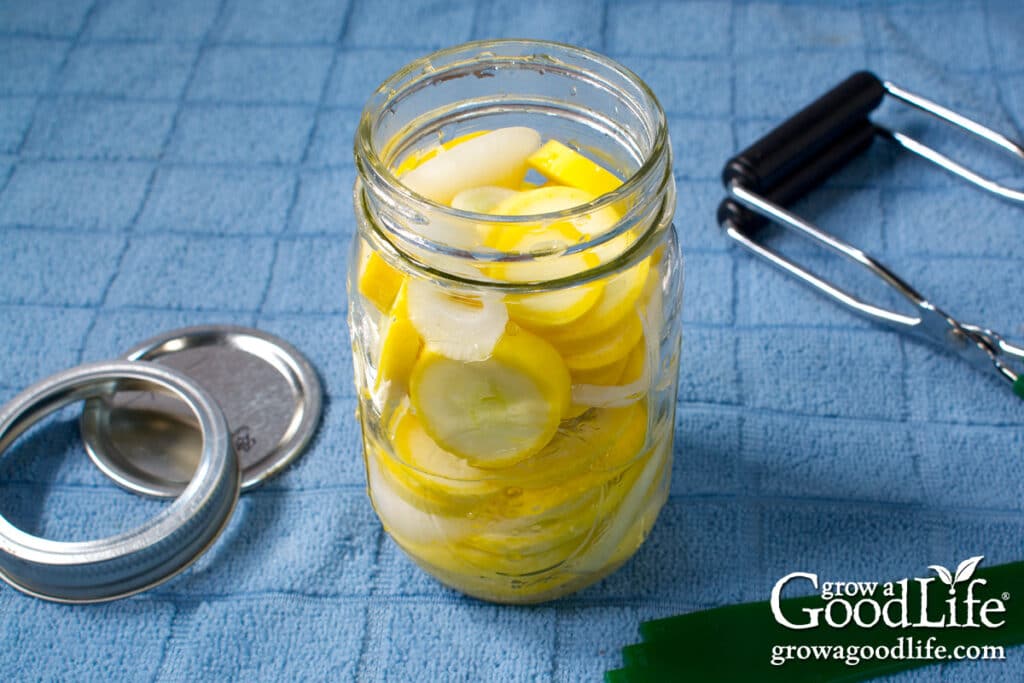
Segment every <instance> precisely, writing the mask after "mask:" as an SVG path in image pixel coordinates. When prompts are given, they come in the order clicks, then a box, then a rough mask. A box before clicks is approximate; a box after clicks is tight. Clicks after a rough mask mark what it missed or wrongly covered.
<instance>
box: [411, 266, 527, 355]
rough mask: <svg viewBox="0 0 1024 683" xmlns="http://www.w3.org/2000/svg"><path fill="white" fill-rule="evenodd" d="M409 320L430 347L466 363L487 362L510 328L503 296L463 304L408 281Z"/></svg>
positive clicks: (429, 286)
mask: <svg viewBox="0 0 1024 683" xmlns="http://www.w3.org/2000/svg"><path fill="white" fill-rule="evenodd" d="M408 295H409V319H410V320H411V321H412V324H413V326H414V327H415V328H416V331H417V332H419V333H420V336H421V337H423V340H424V342H426V344H427V346H429V347H431V348H432V349H434V350H435V351H437V352H438V353H440V354H442V355H444V356H447V357H448V358H452V359H454V360H459V361H463V362H471V361H480V360H487V359H488V358H489V357H490V356H491V353H493V352H494V346H495V344H497V343H498V339H500V338H501V335H502V334H504V333H505V326H506V325H507V324H508V309H507V308H505V303H504V302H503V301H502V300H501V296H500V295H495V294H491V293H479V294H475V295H473V296H472V299H471V300H469V301H466V302H464V301H460V300H459V299H458V298H456V297H454V296H452V295H451V294H449V293H447V292H446V291H445V290H443V289H441V288H440V287H438V286H437V285H435V284H432V283H430V282H426V281H424V280H419V279H416V278H412V279H410V280H409V291H408Z"/></svg>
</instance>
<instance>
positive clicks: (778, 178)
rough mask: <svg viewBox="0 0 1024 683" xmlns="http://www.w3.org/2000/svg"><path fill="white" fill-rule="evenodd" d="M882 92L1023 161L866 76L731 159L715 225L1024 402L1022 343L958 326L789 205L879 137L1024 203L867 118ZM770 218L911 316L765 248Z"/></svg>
mask: <svg viewBox="0 0 1024 683" xmlns="http://www.w3.org/2000/svg"><path fill="white" fill-rule="evenodd" d="M886 95H889V96H891V97H894V98H896V99H898V100H900V101H902V102H904V103H905V104H907V105H909V106H912V107H915V108H917V109H920V110H922V111H924V112H926V113H928V114H930V115H932V116H934V117H936V118H938V119H940V120H942V121H944V122H946V123H948V124H950V125H951V126H954V127H956V128H959V129H961V130H964V131H966V132H968V133H970V134H972V135H975V136H977V137H979V138H981V139H983V140H986V141H987V142H989V143H991V144H994V145H996V146H998V147H999V148H1000V149H1002V150H1004V151H1006V152H1008V153H1009V154H1011V155H1012V156H1013V157H1014V158H1016V159H1018V160H1019V161H1022V162H1024V147H1022V146H1021V145H1020V144H1018V143H1016V142H1014V141H1013V140H1010V139H1009V138H1007V137H1005V136H1003V135H1001V134H999V133H997V132H995V131H993V130H991V129H989V128H987V127H985V126H983V125H981V124H980V123H977V122H976V121H973V120H971V119H969V118H967V117H965V116H962V115H960V114H957V113H956V112H954V111H951V110H949V109H946V108H945V107H942V106H940V105H938V104H936V103H934V102H932V101H930V100H928V99H925V98H923V97H921V96H919V95H915V94H913V93H910V92H908V91H906V90H903V89H902V88H900V87H898V86H896V85H894V84H892V83H890V82H888V81H885V82H883V81H881V80H879V79H878V78H877V77H876V76H875V75H874V74H871V73H869V72H866V71H861V72H858V73H855V74H853V75H852V76H850V77H849V78H847V79H846V80H845V81H843V82H842V83H840V84H839V85H837V86H836V87H835V88H833V89H832V90H830V91H829V92H827V93H826V94H825V95H823V96H822V97H820V98H819V99H817V100H815V101H814V102H813V103H811V104H810V105H809V106H807V107H806V108H805V109H803V110H801V111H800V112H799V113H797V114H796V115H795V116H793V117H792V118H790V119H788V120H787V121H785V122H784V123H783V124H782V125H780V126H779V127H778V128H775V129H774V130H773V131H771V132H770V133H768V134H767V135H766V136H765V137H763V138H761V139H760V140H758V141H757V142H756V143H754V144H753V145H752V146H750V147H748V148H747V149H746V150H745V151H743V152H741V153H740V154H738V155H737V156H735V157H733V158H732V159H730V160H729V162H728V163H727V164H726V166H725V169H724V171H723V175H722V177H723V181H724V183H725V187H726V191H727V193H728V197H727V198H726V199H725V200H724V201H723V202H722V203H721V205H719V207H718V222H719V223H720V224H721V226H722V227H723V228H724V229H725V232H726V235H728V236H729V237H730V238H732V239H733V240H735V241H736V242H737V243H739V244H740V245H742V246H743V247H745V248H746V249H748V250H749V251H751V252H753V253H754V254H756V255H757V256H760V257H761V258H763V259H765V260H766V261H768V262H769V263H771V264H773V265H775V266H776V267H778V268H780V269H782V270H783V271H785V272H787V273H789V274H790V275H793V276H794V277H796V278H797V279H799V280H800V281H801V282H803V283H804V284H807V285H809V286H811V287H813V288H814V289H815V290H817V291H818V292H820V293H822V294H825V295H827V296H829V297H831V298H832V299H834V300H835V301H838V302H839V303H840V304H842V305H844V306H846V307H847V308H849V309H850V310H852V311H854V312H855V313H858V314H860V315H862V316H865V317H867V318H869V319H871V320H874V321H876V322H879V323H884V324H886V325H888V326H890V327H894V328H896V329H899V330H902V331H905V332H909V333H911V334H913V335H914V336H917V337H919V338H921V339H925V340H928V341H930V342H933V343H936V344H938V345H940V346H942V347H944V348H946V349H947V350H951V351H953V352H954V353H956V354H957V355H959V356H960V357H961V358H963V359H964V360H966V361H968V362H970V363H972V364H973V365H975V366H977V367H979V368H983V369H986V370H994V371H995V372H996V373H997V374H999V375H1000V376H1001V377H1003V378H1005V379H1006V380H1008V381H1009V382H1010V383H1011V384H1012V386H1013V391H1014V393H1016V394H1017V396H1019V397H1020V398H1022V399H1024V347H1021V346H1018V345H1015V344H1011V343H1010V342H1008V341H1006V340H1005V339H1003V337H1002V336H1000V335H999V334H997V333H996V332H994V331H992V330H990V329H988V328H987V327H984V326H981V325H968V324H965V323H961V322H959V321H957V320H956V319H955V318H953V317H952V316H951V315H949V314H947V313H945V312H944V311H943V310H942V309H940V308H939V307H938V306H936V305H935V304H933V303H931V302H930V301H928V299H926V298H925V297H924V296H923V295H921V294H920V293H918V292H917V290H915V289H914V288H913V287H911V286H910V285H909V284H908V283H907V282H905V281H904V280H903V279H901V278H900V277H899V276H898V275H896V274H895V273H893V272H892V271H891V270H889V269H888V268H887V267H886V266H885V265H883V264H882V263H881V262H879V261H878V260H876V259H874V258H873V257H871V256H870V255H869V254H867V253H865V252H863V251H861V250H860V249H858V248H857V247H854V246H853V245H850V244H848V243H846V242H844V241H843V240H840V239H838V238H837V237H835V236H834V235H830V234H829V233H827V232H825V231H823V230H821V229H820V228H818V227H816V226H815V225H813V224H812V223H809V222H808V221H806V220H804V219H802V218H800V217H799V216H797V215H796V214H794V213H792V212H790V211H788V210H787V209H785V208H784V207H785V206H786V205H788V204H790V203H792V202H794V201H796V200H797V199H799V198H800V197H802V196H803V195H804V194H805V193H807V192H808V191H809V190H811V189H813V188H814V187H816V186H817V185H819V184H820V183H821V182H823V181H824V180H825V179H826V178H828V177H829V176H830V175H831V174H832V173H834V172H835V171H837V170H838V169H839V168H841V167H842V166H843V165H845V164H846V163H847V162H848V161H850V160H851V159H853V158H854V157H855V156H857V155H858V154H859V153H861V152H863V151H864V150H866V149H867V148H868V147H869V146H870V145H871V143H872V141H873V140H874V138H875V136H881V137H884V138H886V139H888V140H891V141H893V142H895V143H896V144H898V145H899V146H901V147H902V148H904V149H906V150H908V151H910V152H912V153H914V154H916V155H918V156H920V157H922V158H924V159H927V160H928V161H930V162H932V163H934V164H937V165H938V166H941V167H942V168H944V169H946V170H947V171H949V172H951V173H953V174H955V175H957V176H959V177H960V178H962V179H964V180H966V181H967V182H969V183H971V184H973V185H976V186H978V187H980V188H981V189H983V190H986V191H988V192H991V193H993V194H995V195H997V196H999V197H1001V198H1003V199H1006V200H1008V201H1011V202H1015V203H1018V204H1021V205H1024V191H1021V190H1016V189H1013V188H1009V187H1006V186H1004V185H1001V184H999V183H997V182H995V181H993V180H991V179H989V178H986V177H984V176H981V175H979V174H978V173H976V172H974V171H972V170H970V169H969V168H967V167H965V166H963V165H961V164H959V163H957V162H956V161H953V160H952V159H950V158H949V157H947V156H945V155H943V154H941V153H940V152H938V151H936V150H935V149H932V148H931V147H928V146H926V145H924V144H922V143H921V142H919V141H917V140H914V139H913V138H910V137H908V136H907V135H905V134H904V133H901V132H899V131H892V130H888V129H886V128H883V127H881V126H879V125H877V124H875V123H873V122H872V121H871V120H870V119H869V118H868V114H870V112H872V111H873V110H874V109H875V108H877V107H878V105H879V104H881V102H882V100H883V98H884V97H885V96H886ZM767 221H772V222H774V223H777V224H779V225H782V226H784V227H787V228H791V229H793V230H795V231H796V232H797V233H798V234H800V235H803V236H804V237H807V238H809V239H811V240H813V241H815V242H817V243H819V244H821V245H823V246H825V247H827V248H828V249H831V250H832V251H834V252H836V253H838V254H839V255H840V256H843V257H844V258H846V259H849V260H850V261H853V262H854V263H857V264H860V265H861V266H863V267H864V268H867V269H868V270H869V271H871V272H872V273H874V274H875V275H876V276H877V277H879V278H881V279H882V280H883V281H884V282H885V283H886V284H887V285H888V286H889V287H891V288H892V289H893V290H895V291H896V292H897V293H899V294H900V295H901V296H902V297H903V298H905V299H906V300H907V301H908V302H909V303H910V304H911V306H912V307H913V309H914V314H912V315H907V314H903V313H898V312H896V311H892V310H889V309H887V308H883V307H880V306H876V305H874V304H871V303H869V302H866V301H864V300H862V299H860V298H858V297H856V296H854V295H853V294H850V293H849V292H847V291H845V290H843V289H842V288H840V287H838V286H836V285H834V284H833V283H831V282H829V281H827V280H824V279H822V278H820V277H818V276H817V275H815V274H814V273H812V272H811V271H809V270H807V269H806V268H804V267H802V266H800V265H798V264H796V263H794V262H793V261H791V260H790V259H788V258H786V257H785V256H782V255H781V254H779V253H778V252H776V251H774V250H772V249H770V248H768V247H766V246H764V245H762V244H761V243H760V242H758V241H757V240H756V236H757V233H758V231H759V230H760V228H762V227H763V226H764V225H765V224H766V223H767Z"/></svg>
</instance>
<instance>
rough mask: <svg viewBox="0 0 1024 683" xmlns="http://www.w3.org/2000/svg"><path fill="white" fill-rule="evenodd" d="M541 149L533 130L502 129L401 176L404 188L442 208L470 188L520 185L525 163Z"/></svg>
mask: <svg viewBox="0 0 1024 683" xmlns="http://www.w3.org/2000/svg"><path fill="white" fill-rule="evenodd" d="M539 148H540V133H538V132H537V131H535V130H534V129H532V128H526V127H524V126H513V127H510V128H499V129H498V130H492V131H491V132H489V133H484V134H483V135H480V136H477V137H475V138H472V139H470V140H466V141H465V142H463V143H461V144H458V145H456V146H455V147H452V148H451V149H449V150H446V151H443V152H439V153H438V154H437V155H436V156H434V157H432V158H430V159H427V160H426V161H424V162H423V163H422V164H420V165H419V166H417V167H416V168H414V169H412V170H411V171H409V172H408V173H406V174H405V175H403V176H402V184H404V185H405V186H406V187H408V188H409V189H410V190H412V191H413V192H416V193H417V194H420V195H423V196H424V197H426V198H427V199H431V200H433V201H435V202H440V203H442V204H448V203H449V202H451V200H452V197H454V196H455V195H457V194H458V193H460V192H462V191H463V190H465V189H468V188H470V187H479V186H481V185H511V184H516V185H518V183H519V181H520V180H521V178H522V175H523V174H524V173H525V170H526V159H527V157H529V156H530V155H531V154H533V153H534V152H535V151H537V150H538V149H539Z"/></svg>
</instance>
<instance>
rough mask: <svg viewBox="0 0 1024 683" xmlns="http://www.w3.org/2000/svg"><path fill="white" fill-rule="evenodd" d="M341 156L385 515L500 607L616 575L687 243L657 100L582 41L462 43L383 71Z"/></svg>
mask: <svg viewBox="0 0 1024 683" xmlns="http://www.w3.org/2000/svg"><path fill="white" fill-rule="evenodd" d="M355 159H356V166H357V171H358V178H357V181H356V184H355V194H354V205H355V214H356V220H357V225H358V230H357V232H356V234H355V236H354V238H353V245H352V253H351V260H350V267H349V282H348V292H349V298H348V323H349V330H350V334H351V341H352V351H353V359H354V369H355V384H356V389H357V393H358V399H359V417H360V420H361V422H362V431H363V445H364V459H365V464H366V473H367V482H368V491H369V495H370V498H371V500H372V502H373V505H374V508H375V509H376V512H377V515H378V516H379V518H380V520H381V522H382V523H383V525H384V528H385V529H386V530H387V532H388V533H389V534H390V535H391V537H392V538H393V539H394V540H395V542H396V543H398V545H399V546H400V547H401V548H402V549H403V550H404V551H405V552H406V553H408V555H409V556H410V557H411V558H412V559H413V560H415V561H416V562H417V563H418V564H419V565H420V566H421V567H422V568H423V569H425V570H426V571H427V572H429V573H430V574H432V575H433V576H435V577H436V578H438V579H439V580H440V581H442V582H443V583H445V584H447V585H448V586H451V587H453V588H455V589H457V590H460V591H462V592H464V593H467V594H469V595H473V596H476V597H478V598H482V599H484V600H490V601H494V602H504V603H530V602H540V601H544V600H549V599H553V598H556V597H559V596H561V595H565V594H567V593H570V592H573V591H575V590H578V589H580V588H582V587H584V586H586V585H588V584H591V583H593V582H594V581H597V580H598V579H600V578H601V577H603V576H606V575H607V574H609V573H611V572H612V571H614V570H615V569H616V568H618V567H619V566H620V565H622V564H623V563H624V562H625V561H626V560H627V559H628V558H629V557H630V556H631V555H632V554H633V553H634V552H635V551H636V550H637V549H638V548H639V547H640V545H641V543H642V542H643V540H644V538H645V537H646V536H647V534H648V532H649V531H650V529H651V527H652V525H653V524H654V521H655V519H656V518H657V515H658V512H659V511H660V509H661V507H662V505H663V504H664V502H665V500H666V497H667V494H668V485H669V476H670V471H671V463H672V443H673V426H674V413H675V399H676V387H677V375H678V360H679V345H680V305H681V301H682V255H681V253H680V250H679V247H678V244H677V241H676V235H675V229H674V227H673V225H672V217H673V212H674V210H675V199H676V196H675V182H674V179H673V175H672V159H671V147H670V144H669V139H668V131H667V127H666V122H665V115H664V112H663V111H662V109H661V106H660V105H659V103H658V101H657V99H656V98H655V96H654V94H653V93H652V92H651V91H650V89H649V88H648V87H647V86H646V85H645V84H644V83H643V81H641V80H640V78H639V77H637V76H636V75H635V74H633V73H632V72H630V71H628V70H627V69H625V68H623V67H622V66H620V65H618V64H616V63H615V62H613V61H611V60H609V59H607V58H605V57H602V56H600V55H597V54H595V53H592V52H589V51H586V50H582V49H579V48H575V47H571V46H568V45H562V44H556V43H547V42H540V41H518V40H516V41H512V40H509V41H505V40H503V41H487V42H476V43H469V44H466V45H462V46H458V47H455V48H451V49H447V50H443V51H440V52H437V53H434V54H432V55H430V56H428V57H425V58H423V59H419V60H417V61H414V62H412V63H411V64H409V65H408V66H406V67H405V68H404V69H402V70H401V71H399V72H397V73H396V74H394V75H393V76H391V77H390V78H389V79H388V80H387V81H386V82H385V83H384V84H383V85H381V87H380V88H379V89H378V90H377V91H376V92H375V93H374V94H373V96H372V97H371V98H370V100H369V102H368V103H367V105H366V108H365V109H364V111H363V113H362V117H361V119H360V122H359V127H358V130H357V133H356V140H355Z"/></svg>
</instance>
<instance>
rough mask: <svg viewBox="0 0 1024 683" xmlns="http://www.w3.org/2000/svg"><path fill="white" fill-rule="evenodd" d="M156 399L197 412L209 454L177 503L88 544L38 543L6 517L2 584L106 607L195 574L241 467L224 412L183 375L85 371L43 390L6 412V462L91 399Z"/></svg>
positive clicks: (31, 391)
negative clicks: (187, 572)
mask: <svg viewBox="0 0 1024 683" xmlns="http://www.w3.org/2000/svg"><path fill="white" fill-rule="evenodd" d="M118 391H159V392H162V393H165V394H168V395H170V396H173V397H175V398H178V399H179V400H182V401H184V402H185V403H186V404H187V405H188V406H189V408H190V409H191V410H192V411H193V412H194V413H195V417H196V423H197V425H198V427H199V430H200V432H201V434H202V442H203V446H202V452H201V454H200V458H199V464H198V466H197V467H196V471H195V473H194V474H193V477H192V480H191V481H190V483H189V484H188V486H187V487H186V488H185V490H184V491H183V492H182V493H181V495H180V496H178V498H177V499H175V500H174V502H172V503H171V504H170V505H168V506H167V507H165V508H164V509H163V510H161V512H160V513H158V514H157V515H156V516H154V517H152V518H151V519H149V520H148V521H146V522H144V523H143V524H141V525H139V526H137V527H135V528H132V529H129V530H128V531H125V532H122V533H119V534H115V535H113V536H108V537H105V538H99V539H95V540H88V541H53V540H49V539H45V538H40V537H37V536H33V535H31V534H29V533H26V532H24V531H22V530H21V529H19V528H17V527H15V526H14V525H13V524H11V523H10V522H9V521H8V520H7V519H6V518H5V517H4V516H3V515H2V514H0V579H2V580H4V581H6V582H7V583H8V584H10V585H11V586H13V587H14V588H16V589H18V590H19V591H22V592H23V593H27V594H29V595H33V596H35V597H39V598H44V599H47V600H52V601H56V602H68V603H88V602H103V601H107V600H113V599H116V598H121V597H125V596H128V595H132V594H134V593H138V592H140V591H143V590H146V589H148V588H151V587H152V586H155V585H157V584H159V583H162V582H163V581H166V580H167V579H169V578H171V577H172V576H175V575H176V574H178V573H179V572H181V571H182V570H183V569H185V568H186V567H188V566H189V565H190V564H191V563H192V562H193V561H194V560H195V559H196V558H197V557H199V555H201V554H202V553H203V552H204V551H205V550H206V549H207V548H208V547H209V546H210V545H211V544H212V543H213V542H214V540H216V538H217V537H218V536H219V535H220V533H221V531H223V529H224V527H225V526H226V524H227V521H228V519H230V517H231V513H232V512H233V511H234V508H235V504H236V503H237V501H238V495H239V468H238V460H237V458H236V457H235V454H234V451H233V450H232V448H231V442H230V432H229V430H228V426H227V422H226V420H225V418H224V415H223V413H222V412H221V410H220V407H219V406H218V405H217V403H216V402H215V401H214V399H213V398H212V397H211V396H210V395H209V393H207V392H206V391H205V390H204V389H202V388H201V387H200V386H199V385H197V384H196V383H195V382H194V381H192V380H191V379H189V378H188V377H186V376H185V375H183V374H181V373H180V372H178V371H176V370H173V369H171V368H168V367H166V366H162V365H158V364H156V363H149V362H144V361H107V362H100V363H89V364H85V365H80V366H78V367H76V368H72V369H70V370H65V371H64V372H60V373H58V374H56V375H53V376H51V377H49V378H47V379H44V380H42V381H41V382H38V383H36V384H34V385H32V386H30V387H29V388H27V389H25V390H24V391H22V392H21V393H20V394H18V395H17V396H15V397H14V398H13V399H12V400H11V401H10V402H9V403H7V405H5V406H3V407H2V408H0V456H2V454H3V452H4V451H5V450H6V449H7V447H8V446H10V445H11V444H12V443H13V442H14V441H15V440H16V439H17V438H18V436H20V435H21V434H23V433H24V432H25V431H26V430H28V429H29V428H30V427H31V426H32V425H34V424H36V423H37V422H39V421H40V420H41V419H42V418H44V417H45V416H47V415H49V414H51V413H53V412H55V411H57V410H59V409H60V408H63V407H64V406H66V405H68V404H70V403H73V402H76V401H80V400H83V399H86V398H91V397H93V396H109V395H111V394H112V393H115V392H118Z"/></svg>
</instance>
